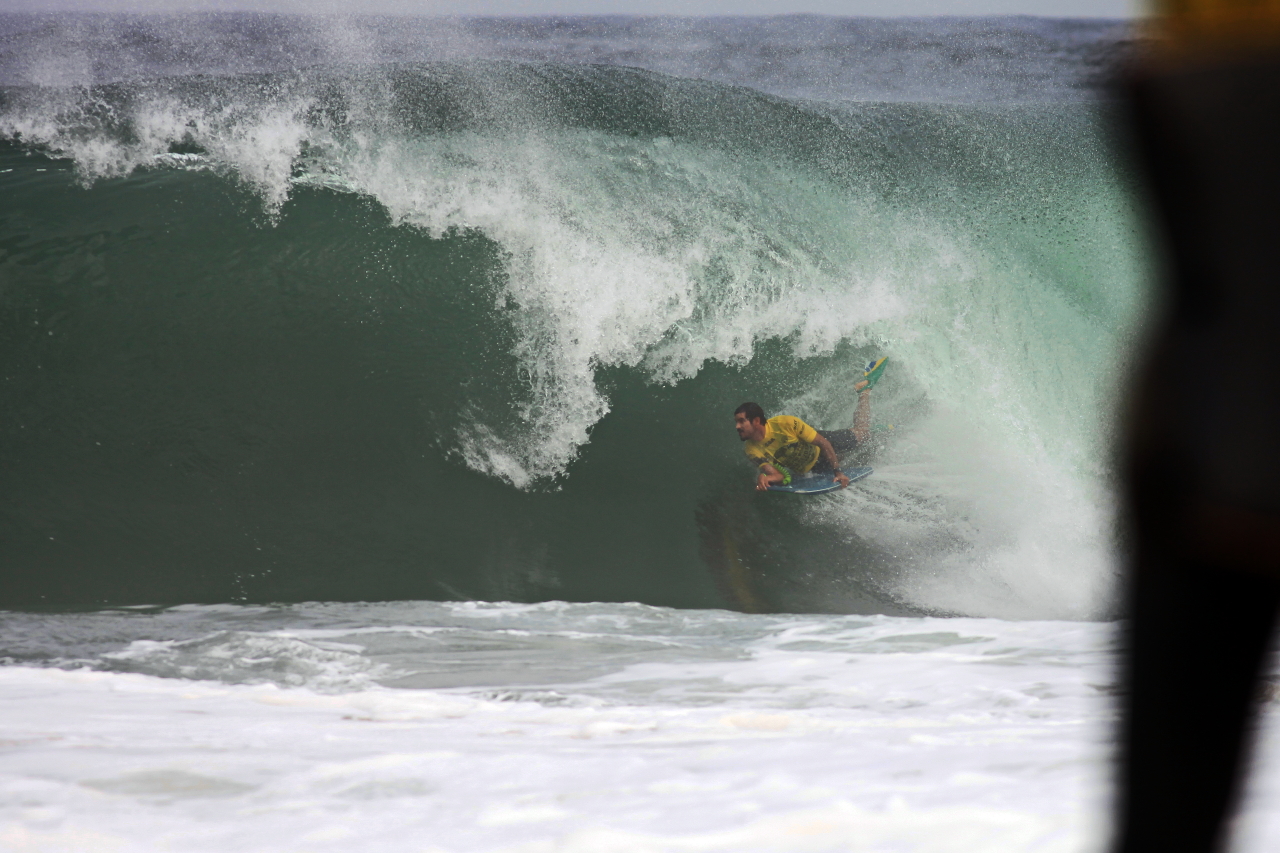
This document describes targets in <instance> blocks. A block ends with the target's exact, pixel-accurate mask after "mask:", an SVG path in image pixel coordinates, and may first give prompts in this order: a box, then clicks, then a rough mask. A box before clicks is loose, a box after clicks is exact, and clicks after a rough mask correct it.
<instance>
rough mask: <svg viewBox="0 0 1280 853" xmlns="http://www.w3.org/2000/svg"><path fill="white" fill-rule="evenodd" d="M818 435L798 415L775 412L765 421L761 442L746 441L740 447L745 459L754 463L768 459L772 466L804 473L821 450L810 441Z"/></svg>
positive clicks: (811, 465)
mask: <svg viewBox="0 0 1280 853" xmlns="http://www.w3.org/2000/svg"><path fill="white" fill-rule="evenodd" d="M817 437H818V431H817V430H816V429H814V428H813V427H811V426H809V425H808V424H807V423H805V422H804V421H802V420H800V419H799V418H793V417H791V416H790V415H778V416H777V417H776V418H769V420H767V421H765V424H764V441H746V442H744V443H743V450H745V451H746V454H747V458H748V459H750V460H751V461H752V462H754V463H756V464H757V465H764V464H765V463H766V462H767V463H768V464H770V465H772V466H774V467H775V468H787V469H790V470H791V471H793V472H795V473H797V474H803V473H805V472H806V471H808V470H809V469H810V468H812V467H813V463H815V462H817V461H818V456H819V455H820V454H821V453H822V451H821V450H820V449H819V448H818V446H817V445H815V444H814V443H813V442H814V440H815V439H816V438H817ZM783 473H784V474H785V473H786V471H783Z"/></svg>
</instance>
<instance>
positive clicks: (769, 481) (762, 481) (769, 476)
mask: <svg viewBox="0 0 1280 853" xmlns="http://www.w3.org/2000/svg"><path fill="white" fill-rule="evenodd" d="M785 479H787V478H786V477H784V476H782V472H781V471H779V470H778V469H777V468H774V467H773V466H772V465H761V466H760V474H759V476H757V477H756V491H757V492H767V491H769V487H770V486H776V485H778V484H779V483H781V482H782V481H783V480H785Z"/></svg>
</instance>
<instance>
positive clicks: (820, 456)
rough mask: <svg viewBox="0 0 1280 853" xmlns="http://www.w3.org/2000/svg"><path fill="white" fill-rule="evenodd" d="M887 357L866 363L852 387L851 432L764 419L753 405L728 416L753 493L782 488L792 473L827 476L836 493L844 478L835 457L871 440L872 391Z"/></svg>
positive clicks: (795, 420) (786, 418) (785, 419)
mask: <svg viewBox="0 0 1280 853" xmlns="http://www.w3.org/2000/svg"><path fill="white" fill-rule="evenodd" d="M887 361H888V358H887V357H885V358H879V359H876V360H874V361H872V362H870V363H868V364H867V366H866V369H865V370H863V372H862V379H860V380H858V382H857V383H855V384H854V386H853V390H854V391H855V392H856V393H857V395H858V408H857V410H856V411H855V412H854V415H853V428H852V429H841V430H830V431H824V430H817V429H814V428H813V427H811V426H809V425H808V424H807V423H805V422H804V421H802V420H800V419H799V418H796V417H792V416H790V415H778V416H777V417H773V418H766V417H765V414H764V409H762V408H761V407H760V404H758V403H743V404H742V405H741V406H739V407H738V408H737V409H735V410H734V412H733V425H734V428H735V429H736V430H737V431H738V438H739V439H740V440H741V441H742V443H743V450H744V451H745V452H746V454H747V458H748V459H750V460H751V461H752V462H754V463H755V464H756V465H757V466H758V470H759V473H758V474H757V476H756V491H760V492H763V491H767V490H768V488H769V487H770V486H776V485H786V484H788V483H790V482H791V478H792V476H794V475H796V474H802V475H813V474H827V475H830V476H831V477H832V479H834V480H835V481H836V482H837V483H839V484H840V487H841V488H844V487H845V486H848V485H849V478H848V477H846V476H845V475H844V472H843V471H841V470H840V454H841V453H848V452H850V451H852V450H853V449H854V448H856V447H857V446H858V445H860V444H864V443H865V442H866V441H867V440H868V439H869V438H870V437H871V394H870V392H871V389H872V387H873V386H874V385H875V384H876V383H877V382H878V381H880V377H881V376H883V375H884V366H885V362H887Z"/></svg>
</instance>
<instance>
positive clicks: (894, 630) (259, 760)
mask: <svg viewBox="0 0 1280 853" xmlns="http://www.w3.org/2000/svg"><path fill="white" fill-rule="evenodd" d="M353 607H354V606H353ZM388 607H391V606H388ZM399 609H400V610H404V607H403V606H399ZM434 610H439V611H441V612H442V613H443V612H444V611H447V608H441V607H438V606H433V607H432V608H428V609H426V610H424V613H425V612H433V611H434ZM406 612H407V611H406ZM369 615H370V616H375V617H376V615H377V611H376V610H374V611H370V614H369ZM401 615H403V614H401ZM579 617H581V618H582V620H587V621H591V622H593V624H594V625H596V626H597V627H600V628H603V627H605V626H606V625H613V626H614V629H613V631H612V632H611V631H605V632H604V634H600V635H597V634H596V633H595V632H586V633H585V634H584V635H582V636H576V637H570V636H568V635H567V634H566V633H564V632H563V630H561V631H554V630H552V631H549V632H547V633H546V634H545V635H542V636H540V634H539V633H538V632H533V631H528V632H526V634H527V640H528V642H530V643H535V644H536V643H552V644H554V646H555V648H557V649H559V650H560V651H559V654H560V655H561V656H564V655H566V654H568V655H569V656H571V657H573V658H574V659H575V660H577V661H578V662H580V663H583V664H587V666H586V667H585V668H584V671H589V670H590V669H591V667H590V665H589V664H590V663H591V662H592V661H594V660H595V659H596V658H597V656H599V655H603V658H602V659H601V661H602V662H606V663H607V662H609V661H610V660H612V658H611V656H612V655H613V654H614V651H613V648H614V642H616V639H615V641H612V642H611V641H610V640H609V639H608V636H607V635H608V634H610V633H615V632H616V631H623V630H625V631H626V632H627V633H628V634H629V635H630V636H632V637H635V638H642V639H643V638H649V639H663V640H667V641H670V640H672V639H673V638H675V637H677V636H684V637H685V638H686V641H689V640H694V639H695V638H696V639H697V642H696V643H690V644H689V645H688V646H687V647H686V649H687V651H686V654H684V655H683V656H681V655H677V656H674V657H673V656H672V653H671V646H670V643H669V642H667V643H665V644H662V645H661V646H660V647H657V648H656V650H655V651H653V652H651V653H649V655H648V656H646V655H644V654H638V653H636V652H635V651H632V652H631V653H629V654H628V656H627V658H628V663H627V664H626V665H624V666H622V667H617V666H610V667H608V669H609V670H610V672H609V673H608V674H606V675H602V676H599V675H586V676H585V677H583V678H582V679H579V680H576V681H572V682H564V683H559V684H555V685H549V684H547V683H545V682H539V679H540V677H541V676H543V675H545V674H546V673H547V672H548V670H545V669H538V668H533V669H529V670H528V671H527V674H526V677H527V679H529V682H528V685H529V686H528V687H526V688H525V693H526V695H531V696H538V695H543V694H545V693H547V691H548V689H549V688H551V687H554V688H555V690H556V691H558V692H560V693H572V694H575V695H580V696H583V697H587V698H588V699H589V701H584V702H579V703H576V704H556V703H551V704H548V703H545V702H540V701H529V700H521V699H520V698H518V694H519V693H520V691H513V692H509V693H508V694H507V695H506V699H505V701H496V700H494V699H490V698H485V696H486V695H487V694H488V693H490V691H487V690H485V689H482V688H480V687H477V688H470V689H467V690H452V691H433V690H390V689H386V688H377V687H363V688H358V687H352V688H351V689H349V690H348V692H345V693H342V694H337V695H334V694H321V693H317V692H315V691H313V690H310V689H306V688H289V689H281V688H279V687H276V686H273V685H256V686H246V685H236V684H226V683H217V682H209V681H203V682H195V681H189V680H185V679H161V678H155V677H150V676H143V675H137V674H120V673H106V672H90V671H83V670H82V671H62V670H50V669H33V668H29V667H5V668H0V695H3V697H4V700H3V702H0V726H2V727H3V730H4V732H5V740H4V749H5V755H6V760H5V762H4V763H3V765H2V766H0V802H3V804H4V805H2V806H0V846H5V847H6V849H14V850H32V851H54V850H65V849H69V848H68V846H67V845H73V846H74V845H84V844H89V845H96V847H75V849H118V850H124V851H144V850H145V851H150V850H160V849H170V848H173V847H177V846H180V847H182V848H183V849H189V850H193V851H201V850H210V851H225V850H232V849H234V850H241V851H246V853H251V852H252V851H271V852H272V853H288V852H289V851H299V853H300V851H304V850H306V851H325V850H349V849H350V848H351V845H352V844H353V843H354V844H358V846H359V847H360V849H362V850H377V851H399V850H404V851H409V850H413V851H421V850H423V849H428V850H436V851H450V853H461V851H521V852H522V853H532V852H533V851H563V850H584V851H585V850H591V851H600V850H616V851H625V853H642V851H673V853H674V851H691V850H692V851H725V852H726V853H729V852H730V851H732V853H746V851H772V850H788V851H791V850H797V851H801V850H803V851H834V850H868V851H870V850H884V849H894V850H904V851H968V850H974V849H982V850H1008V851H1029V850H1052V851H1082V850H1086V849H1092V848H1093V847H1094V846H1095V845H1096V844H1098V843H1099V842H1100V840H1101V837H1102V833H1103V832H1104V831H1105V807H1106V797H1107V782H1106V779H1107V775H1108V746H1107V743H1108V742H1109V737H1108V727H1109V725H1110V723H1111V719H1112V710H1111V704H1110V700H1109V699H1108V698H1107V695H1106V694H1107V692H1108V690H1109V685H1110V683H1111V679H1112V673H1111V659H1110V646H1111V635H1112V629H1111V628H1110V627H1109V626H1103V625H1092V624H1079V623H1034V622H1022V623H1008V622H1000V621H997V620H975V619H966V620H961V619H951V620H941V619H893V618H887V617H877V618H871V619H854V618H846V619H821V618H815V617H784V616H773V617H752V616H743V615H738V614H727V613H715V612H707V613H698V612H689V611H685V612H681V611H663V610H661V609H656V608H640V607H638V606H634V605H612V606H610V605H565V604H559V605H555V606H554V607H549V606H540V607H528V606H505V605H483V606H480V607H472V608H470V609H469V610H468V609H465V608H458V609H457V610H456V612H455V613H454V615H453V616H452V617H448V618H450V619H453V620H457V619H462V620H467V621H469V622H471V623H473V624H475V625H476V626H477V627H478V626H480V625H482V624H484V623H485V622H486V621H491V620H495V619H496V620H500V621H501V622H502V624H503V625H505V626H506V627H510V626H515V625H525V626H529V627H532V626H533V625H536V624H544V623H545V624H551V623H559V624H561V625H562V626H563V627H565V628H569V630H571V631H572V627H571V626H574V625H577V624H578V623H579V622H580V619H579ZM311 621H312V622H313V623H314V616H313V617H312V620H311ZM342 621H344V622H346V621H350V620H349V617H347V618H343V619H342ZM421 627H431V626H430V625H422V626H421ZM495 627H496V626H495ZM504 630H505V629H504ZM580 633H581V632H580ZM361 636H364V637H368V636H369V635H368V634H362V635H361ZM708 646H716V647H719V648H721V650H722V651H723V652H726V653H727V652H736V654H734V655H728V654H718V655H713V656H711V657H708V656H707V655H706V651H707V647H708ZM275 649H276V652H275V653H276V654H277V655H279V656H280V657H281V658H288V657H290V656H291V655H293V654H295V653H296V652H297V651H298V649H297V648H294V647H287V646H283V645H281V646H276V647H275ZM477 653H478V654H485V653H484V652H477ZM535 687H536V688H538V689H536V690H535V689H533V688H535ZM1258 849H1262V848H1258Z"/></svg>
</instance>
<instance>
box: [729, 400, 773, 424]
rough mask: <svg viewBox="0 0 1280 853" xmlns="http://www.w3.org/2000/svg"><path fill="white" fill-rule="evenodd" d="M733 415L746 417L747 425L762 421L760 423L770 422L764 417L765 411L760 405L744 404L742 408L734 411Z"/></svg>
mask: <svg viewBox="0 0 1280 853" xmlns="http://www.w3.org/2000/svg"><path fill="white" fill-rule="evenodd" d="M733 413H734V414H735V415H746V416H747V423H751V421H760V423H764V422H765V421H767V420H768V418H766V417H765V416H764V409H762V408H760V404H759V403H743V404H742V405H741V406H739V407H738V408H736V409H734V410H733Z"/></svg>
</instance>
